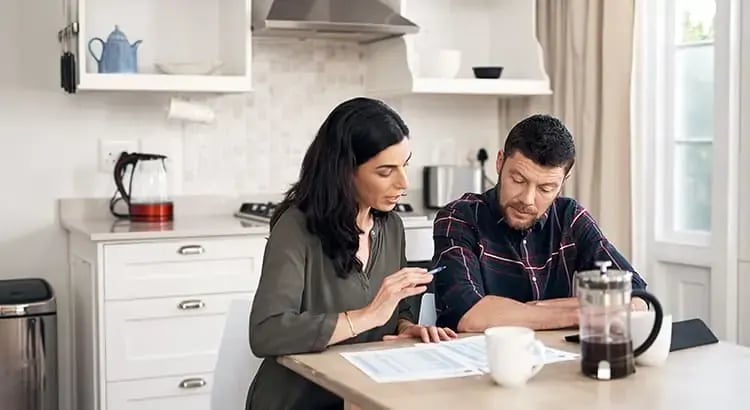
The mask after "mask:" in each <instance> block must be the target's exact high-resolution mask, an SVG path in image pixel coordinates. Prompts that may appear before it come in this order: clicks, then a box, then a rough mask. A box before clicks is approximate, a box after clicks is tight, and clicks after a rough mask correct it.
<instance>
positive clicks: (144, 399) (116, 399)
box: [107, 373, 229, 410]
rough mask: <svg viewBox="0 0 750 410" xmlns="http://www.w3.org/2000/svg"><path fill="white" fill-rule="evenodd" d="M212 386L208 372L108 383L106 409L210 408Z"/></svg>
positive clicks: (197, 409)
mask: <svg viewBox="0 0 750 410" xmlns="http://www.w3.org/2000/svg"><path fill="white" fill-rule="evenodd" d="M212 386H213V377H212V375H211V374H209V373H196V374H188V375H179V376H172V377H161V378H157V379H148V380H132V381H124V382H115V383H107V410H173V409H174V410H208V409H209V408H210V399H211V391H212ZM227 410H229V409H227Z"/></svg>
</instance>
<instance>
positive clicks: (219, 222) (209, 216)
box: [60, 196, 432, 242]
mask: <svg viewBox="0 0 750 410" xmlns="http://www.w3.org/2000/svg"><path fill="white" fill-rule="evenodd" d="M243 200H247V199H246V198H230V197H208V196H207V197H184V198H178V199H176V201H175V216H174V221H173V222H169V223H145V222H130V221H128V220H124V219H116V218H114V217H112V216H111V214H110V213H109V209H108V206H107V200H105V199H102V198H89V199H63V200H61V201H60V221H61V224H62V226H63V228H64V229H66V230H68V231H71V232H77V233H80V234H82V235H83V236H85V237H86V238H87V239H89V240H91V241H95V242H96V241H132V240H149V239H178V238H190V237H199V236H202V237H206V236H227V235H268V225H267V224H265V223H260V222H254V221H247V220H243V219H240V218H237V217H235V216H234V215H233V214H234V211H235V210H236V209H235V208H237V207H238V204H240V203H242V201H243ZM253 200H256V201H257V199H255V198H253ZM263 200H266V199H265V198H263ZM402 220H403V222H404V228H405V229H430V230H432V217H431V216H430V215H428V216H423V217H416V216H404V217H403V218H402Z"/></svg>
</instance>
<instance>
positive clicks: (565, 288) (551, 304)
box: [433, 115, 647, 332]
mask: <svg viewBox="0 0 750 410" xmlns="http://www.w3.org/2000/svg"><path fill="white" fill-rule="evenodd" d="M574 161H575V145H574V142H573V137H572V136H571V135H570V132H569V131H568V130H567V129H566V127H565V126H564V125H563V124H562V123H561V122H560V121H559V120H558V119H556V118H554V117H551V116H547V115H534V116H531V117H529V118H526V119H525V120H523V121H521V122H519V123H518V124H516V125H515V126H514V127H513V129H512V130H511V131H510V133H509V134H508V137H507V139H506V141H505V146H504V148H503V150H502V151H500V152H498V155H497V163H496V167H497V173H498V175H499V177H498V182H497V185H496V186H495V187H494V188H492V189H490V190H489V191H487V192H484V193H483V194H474V193H468V194H465V195H464V196H463V197H461V198H460V199H458V200H455V201H453V202H451V203H450V204H448V205H447V206H446V207H444V208H443V209H441V210H440V211H439V212H438V214H437V216H436V217H435V225H434V240H435V256H434V258H433V262H434V263H435V265H436V266H440V265H445V266H447V269H446V270H444V271H442V272H440V273H438V274H436V277H435V293H436V302H437V312H438V319H437V322H438V326H445V327H450V328H453V329H456V330H458V331H462V332H481V331H483V330H485V329H486V328H488V327H492V326H502V325H517V326H526V327H530V328H532V329H555V328H564V327H572V326H576V325H577V324H578V301H577V300H576V299H575V298H574V297H573V288H574V287H575V282H574V281H573V275H574V273H575V272H579V271H584V270H591V269H597V266H596V262H597V261H611V262H612V269H620V270H628V271H631V272H633V288H634V289H635V288H645V286H646V283H645V281H644V280H643V279H642V278H641V277H640V276H639V275H638V274H637V273H636V272H635V271H634V269H633V267H632V266H630V263H628V261H627V260H626V259H625V258H624V257H623V256H622V255H621V254H620V253H619V252H618V251H617V249H615V247H614V245H612V244H611V243H610V242H609V241H607V238H606V237H605V236H604V234H603V233H602V232H601V230H600V229H599V227H598V226H597V223H596V221H594V219H593V218H592V217H591V215H589V213H588V212H587V211H586V209H584V208H583V207H582V206H581V205H579V204H578V203H577V202H576V201H575V200H573V199H570V198H565V197H561V196H560V192H561V191H562V187H563V183H564V182H565V180H566V179H567V177H568V176H569V175H570V170H571V168H572V167H573V163H574ZM633 307H634V308H636V309H647V305H646V304H645V303H644V302H643V301H641V300H639V299H634V302H633Z"/></svg>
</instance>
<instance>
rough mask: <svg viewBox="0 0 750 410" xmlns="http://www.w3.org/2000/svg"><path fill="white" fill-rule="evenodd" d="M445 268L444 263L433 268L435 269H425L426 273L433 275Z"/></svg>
mask: <svg viewBox="0 0 750 410" xmlns="http://www.w3.org/2000/svg"><path fill="white" fill-rule="evenodd" d="M445 268H447V266H445V265H443V266H438V267H437V268H435V269H430V270H428V271H427V273H428V274H430V275H434V274H436V273H438V272H440V271H442V270H444V269H445Z"/></svg>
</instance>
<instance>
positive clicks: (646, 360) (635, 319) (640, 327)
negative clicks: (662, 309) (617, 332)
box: [630, 311, 672, 366]
mask: <svg viewBox="0 0 750 410" xmlns="http://www.w3.org/2000/svg"><path fill="white" fill-rule="evenodd" d="M654 317H655V315H654V312H653V311H635V312H631V313H630V337H631V339H632V341H633V346H640V345H641V344H642V343H643V342H644V341H645V340H646V338H647V337H648V334H649V332H651V327H652V326H653V325H654ZM671 344H672V315H664V318H663V319H662V322H661V329H659V335H658V336H657V337H656V340H654V343H653V344H652V345H651V346H649V348H648V349H646V351H645V352H643V353H642V354H641V355H640V356H638V357H636V358H635V363H636V364H637V365H641V366H661V365H663V364H664V363H665V362H666V361H667V356H669V347H670V346H671Z"/></svg>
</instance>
